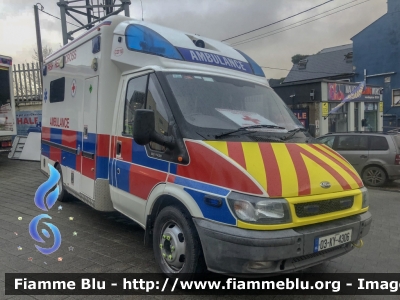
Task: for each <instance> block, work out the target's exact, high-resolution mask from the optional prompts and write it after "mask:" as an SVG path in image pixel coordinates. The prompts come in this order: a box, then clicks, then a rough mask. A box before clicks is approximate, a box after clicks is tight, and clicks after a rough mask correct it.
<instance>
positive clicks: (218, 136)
mask: <svg viewBox="0 0 400 300" xmlns="http://www.w3.org/2000/svg"><path fill="white" fill-rule="evenodd" d="M254 128H273V129H286V128H284V127H281V126H277V125H252V126H245V127H240V128H238V129H236V130H232V131H228V132H225V133H221V134H217V135H216V136H215V138H216V139H220V138H222V137H224V136H227V135H230V134H232V133H236V132H239V131H243V130H247V129H254ZM252 132H254V131H249V132H248V133H252Z"/></svg>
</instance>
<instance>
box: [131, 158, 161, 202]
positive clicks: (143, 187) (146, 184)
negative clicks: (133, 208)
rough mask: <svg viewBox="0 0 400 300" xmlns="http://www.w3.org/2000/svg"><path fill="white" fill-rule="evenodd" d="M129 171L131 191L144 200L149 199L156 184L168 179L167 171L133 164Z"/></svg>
mask: <svg viewBox="0 0 400 300" xmlns="http://www.w3.org/2000/svg"><path fill="white" fill-rule="evenodd" d="M129 173H130V174H129V192H130V193H131V194H133V195H135V196H138V197H139V198H141V199H144V200H147V198H148V196H149V194H150V192H151V190H152V189H153V188H154V186H156V185H157V184H158V183H160V182H165V180H166V179H167V173H164V172H160V171H156V170H153V169H148V168H144V167H141V166H138V165H133V164H132V165H131V167H130V170H129Z"/></svg>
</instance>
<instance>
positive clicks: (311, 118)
mask: <svg viewBox="0 0 400 300" xmlns="http://www.w3.org/2000/svg"><path fill="white" fill-rule="evenodd" d="M357 86H358V83H351V82H343V81H335V80H325V79H322V80H310V81H302V82H293V83H290V84H281V85H279V86H275V87H273V88H274V90H275V92H276V93H277V94H278V95H279V96H280V97H281V98H282V99H283V101H284V102H285V103H286V104H287V105H288V106H289V108H290V109H291V110H292V111H293V113H294V114H295V115H296V116H297V118H298V119H299V120H300V121H301V122H302V123H303V125H304V127H305V128H307V129H309V131H310V133H311V134H312V135H313V136H315V137H319V136H323V135H324V134H327V133H329V132H349V131H381V130H382V126H383V118H382V116H383V102H382V95H381V87H379V86H371V85H368V86H367V87H366V89H365V90H364V92H363V95H362V96H361V97H360V98H359V99H357V100H356V101H353V102H348V103H346V104H345V105H343V106H342V107H341V108H340V109H339V111H337V112H336V113H333V114H330V115H329V116H328V113H329V112H330V111H331V110H332V109H333V108H334V107H335V106H337V105H338V104H339V103H340V102H341V101H342V100H343V99H344V98H345V97H346V96H347V95H348V94H350V93H351V92H352V91H353V90H354V89H355V88H356V87H357ZM363 120H364V121H363ZM363 125H364V126H363Z"/></svg>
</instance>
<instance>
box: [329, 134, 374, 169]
mask: <svg viewBox="0 0 400 300" xmlns="http://www.w3.org/2000/svg"><path fill="white" fill-rule="evenodd" d="M333 149H334V150H336V151H338V152H339V153H340V154H341V155H342V156H343V157H344V158H345V159H346V160H347V161H348V162H349V163H350V164H351V165H352V166H353V167H354V168H355V169H356V170H357V172H359V173H361V171H362V169H363V167H364V166H365V165H366V163H367V161H368V136H366V135H362V134H360V135H337V136H336V139H335V142H334V145H333Z"/></svg>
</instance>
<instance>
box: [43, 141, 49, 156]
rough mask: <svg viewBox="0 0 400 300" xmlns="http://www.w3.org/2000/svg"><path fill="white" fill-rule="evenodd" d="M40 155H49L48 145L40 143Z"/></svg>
mask: <svg viewBox="0 0 400 300" xmlns="http://www.w3.org/2000/svg"><path fill="white" fill-rule="evenodd" d="M42 155H43V156H46V157H50V146H49V145H46V144H43V143H42Z"/></svg>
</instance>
